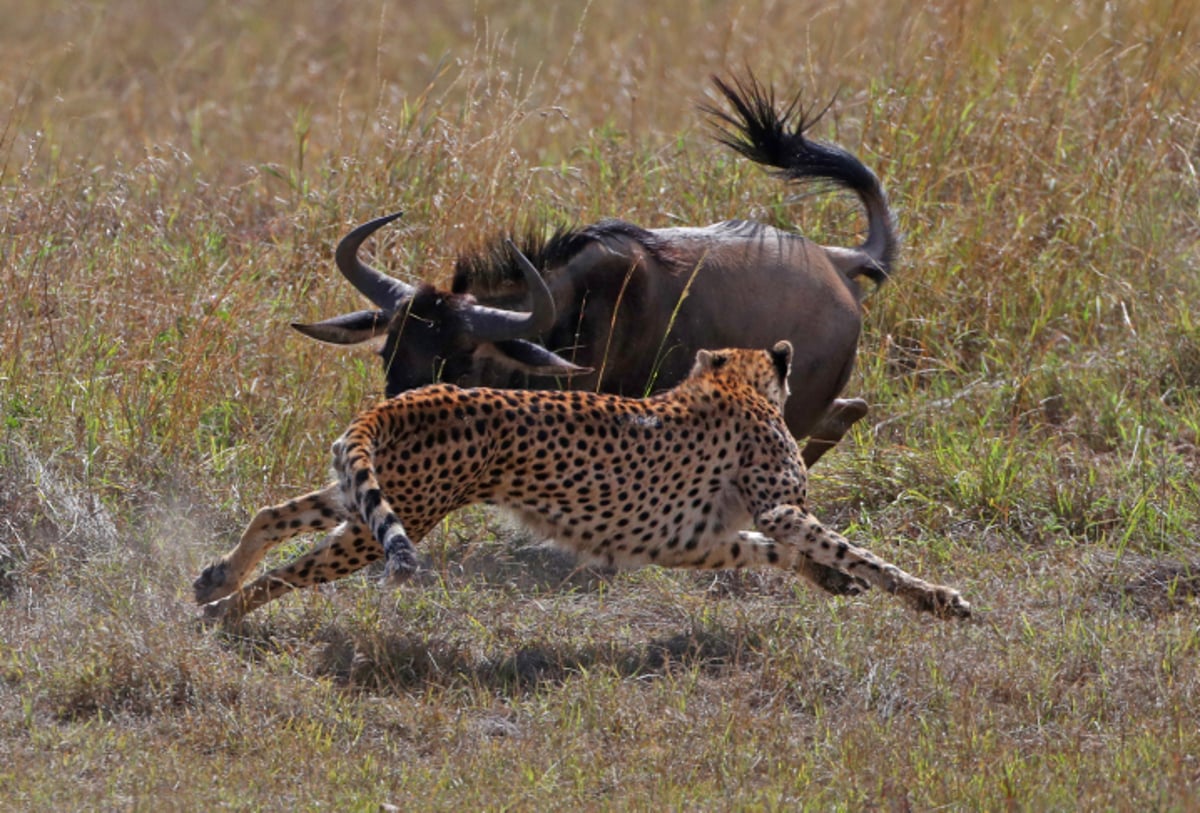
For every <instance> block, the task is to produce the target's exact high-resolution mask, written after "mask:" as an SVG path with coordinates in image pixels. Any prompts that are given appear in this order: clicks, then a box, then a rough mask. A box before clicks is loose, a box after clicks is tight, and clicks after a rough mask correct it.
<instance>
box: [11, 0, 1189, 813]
mask: <svg viewBox="0 0 1200 813" xmlns="http://www.w3.org/2000/svg"><path fill="white" fill-rule="evenodd" d="M550 5H551V4H538V3H500V2H489V0H479V1H478V2H473V3H460V2H454V1H453V0H451V2H439V3H427V2H423V0H417V1H416V2H411V3H405V4H386V3H385V4H377V3H373V4H356V3H346V2H334V3H313V2H300V3H283V2H279V0H261V1H260V2H252V3H229V2H215V3H198V2H182V3H174V4H166V3H135V2H130V0H113V1H112V2H109V3H105V4H85V3H69V2H61V1H60V0H48V1H47V2H45V3H41V4H31V3H18V2H12V0H0V19H2V20H4V23H3V25H2V26H0V52H2V53H3V54H4V70H3V71H2V72H0V530H2V531H3V535H2V536H0V807H4V808H5V809H30V810H51V809H53V810H70V809H133V810H142V809H156V810H157V809H172V808H175V809H193V810H195V809H216V808H222V807H228V808H236V809H338V810H342V809H345V810H356V809H357V810H373V809H376V807H377V806H378V805H379V804H380V803H390V804H396V805H399V806H401V807H404V808H409V809H412V808H417V809H444V810H451V809H454V810H459V809H478V808H487V809H502V808H504V809H516V810H544V809H650V808H653V809H690V810H701V809H712V810H723V809H755V810H757V809H778V810H791V809H798V808H807V809H814V810H826V809H835V808H844V809H850V810H860V809H891V810H927V809H932V808H941V807H948V808H951V809H962V810H996V809H1018V810H1021V809H1026V810H1049V809H1056V810H1071V809H1088V810H1096V809H1114V810H1146V809H1155V810H1188V809H1196V808H1197V806H1200V789H1198V783H1200V730H1198V726H1197V719H1198V718H1200V667H1198V666H1197V659H1198V656H1200V629H1198V627H1200V615H1198V613H1200V606H1198V603H1197V598H1196V595H1197V592H1198V591H1200V549H1198V548H1200V546H1198V544H1197V532H1198V530H1200V488H1198V486H1197V484H1196V483H1197V479H1198V478H1200V305H1198V304H1197V303H1200V178H1198V176H1197V164H1198V163H1200V112H1198V111H1200V104H1198V101H1200V96H1198V92H1197V91H1198V90H1200V47H1198V46H1200V31H1198V30H1197V27H1196V23H1195V18H1196V17H1197V12H1198V11H1200V9H1198V8H1197V6H1196V5H1195V4H1194V3H1190V2H1186V0H1185V1H1184V2H1160V0H1114V2H1111V3H1106V4H1103V6H1102V7H1101V5H1100V4H1088V3H1080V4H1065V3H1064V4H1049V3H1036V2H1028V0H1015V2H1012V3H1007V4H997V3H986V2H981V0H961V2H954V0H950V2H946V3H891V4H881V3H876V2H864V1H863V0H846V2H842V3H837V4H820V3H804V2H801V3H789V4H781V3H774V2H755V1H753V0H750V1H748V2H744V3H726V2H698V0H667V2H663V3H657V4H653V8H654V11H653V12H648V11H647V10H646V8H647V6H646V4H643V3H632V2H626V0H613V2H608V3H592V4H578V3H569V2H564V3H556V4H553V8H552V9H551V8H549V6H550ZM543 6H545V7H546V8H543ZM746 65H749V66H751V67H753V68H754V70H755V71H756V72H757V73H758V74H759V75H760V76H761V77H762V78H764V79H767V80H770V81H774V82H775V83H776V84H777V85H778V86H779V87H780V88H781V89H784V90H803V91H804V92H805V94H806V98H809V99H811V100H813V101H814V102H820V103H823V102H824V101H826V100H828V99H829V98H832V97H834V96H835V95H836V101H835V103H834V104H833V106H832V107H831V109H830V111H829V113H828V115H827V116H826V117H825V119H824V120H823V121H822V123H821V124H820V125H819V126H818V128H817V135H818V136H820V137H822V138H826V139H830V140H835V141H837V142H839V143H842V144H844V145H845V146H847V147H848V148H850V149H851V150H853V151H854V152H856V153H857V154H859V155H860V156H862V158H863V159H864V160H865V161H866V163H868V164H869V165H870V166H872V167H873V168H874V169H875V170H876V171H877V172H878V173H879V175H880V176H881V178H882V179H883V181H884V183H885V185H886V187H887V188H888V190H889V192H890V194H891V196H892V199H893V202H894V204H895V206H896V208H897V210H898V213H899V217H900V223H901V226H902V228H903V230H904V232H905V246H904V250H903V256H902V263H901V268H900V270H899V272H898V273H897V275H896V278H895V279H894V281H893V282H892V283H889V285H888V286H887V287H885V288H884V289H882V290H881V291H880V292H879V293H878V294H877V295H875V296H874V297H873V298H872V299H871V300H870V302H869V314H868V319H867V325H866V328H865V330H864V336H863V339H862V344H861V355H860V364H859V368H858V370H857V372H856V374H855V376H854V378H853V380H852V381H851V384H850V387H849V391H850V392H851V393H852V394H856V395H862V396H863V397H866V398H867V399H869V400H870V401H871V402H872V405H873V406H872V414H871V416H870V417H869V419H868V420H867V421H865V422H864V423H863V425H861V426H860V427H859V428H858V429H857V430H856V431H855V433H854V435H853V437H852V438H851V439H850V440H849V441H848V442H847V443H845V444H844V445H843V446H842V447H841V448H840V449H839V450H837V451H836V452H835V453H833V454H831V455H829V456H827V457H826V458H825V460H823V461H822V463H821V465H820V466H819V467H818V470H817V471H816V472H815V473H814V482H813V486H812V489H811V491H812V493H813V496H814V500H815V504H816V509H817V510H818V512H819V513H820V514H821V515H822V516H823V517H824V518H825V519H826V520H827V521H829V522H831V523H832V524H834V525H836V526H838V527H840V528H842V529H844V530H845V531H846V532H847V533H848V535H849V536H851V537H852V538H854V539H855V540H857V541H860V542H862V543H863V544H865V545H866V546H868V547H870V548H871V549H873V550H875V551H876V552H878V553H880V554H882V555H884V556H886V557H887V558H889V559H891V560H893V561H896V562H897V563H899V564H901V565H902V566H904V567H906V568H907V569H909V570H911V571H914V572H918V573H921V574H924V575H928V576H929V577H931V578H936V579H937V580H940V581H943V582H945V583H948V584H953V585H955V586H957V587H959V588H961V589H962V590H963V592H964V594H965V595H966V596H967V597H968V598H969V599H970V600H971V601H972V602H973V603H974V605H975V606H976V607H977V608H978V610H979V613H978V617H977V618H976V619H975V620H973V621H972V622H970V623H966V624H948V623H939V622H936V621H932V620H930V619H927V618H923V617H917V616H915V615H914V614H912V613H910V612H909V611H907V610H905V609H903V608H902V607H901V606H899V604H898V603H897V602H895V601H892V600H889V599H888V598H887V597H886V596H882V595H876V594H871V595H867V596H865V597H862V598H859V599H854V600H845V599H830V598H827V597H825V596H823V595H818V594H817V593H815V592H814V591H812V590H810V589H808V588H806V587H805V586H803V585H802V584H799V583H797V582H796V581H795V580H790V579H786V578H781V577H778V576H775V575H769V574H762V573H752V574H740V575H727V576H721V577H719V578H717V579H715V580H714V579H706V578H699V577H696V576H693V575H688V574H679V573H670V572H664V571H658V570H646V571H639V572H636V573H627V574H618V575H610V574H593V573H589V572H586V571H582V572H580V571H576V570H574V569H573V568H572V567H571V565H570V564H569V563H563V562H562V561H560V560H558V559H556V558H554V557H553V556H550V555H548V554H546V553H544V552H541V551H539V550H537V549H535V548H533V547H531V545H530V540H529V539H526V538H523V537H521V536H520V535H514V534H513V533H512V532H511V530H510V529H508V528H506V527H505V526H504V525H503V524H502V523H501V522H499V521H498V520H497V518H495V517H493V516H491V515H488V514H486V513H483V512H466V513H464V514H462V515H460V516H457V517H455V518H454V520H453V521H451V522H448V523H447V524H445V526H444V527H443V528H441V529H439V531H438V532H437V533H436V534H435V535H434V537H433V538H431V539H430V540H427V542H426V546H425V551H426V552H427V553H428V554H429V556H430V557H431V559H430V561H431V570H430V571H429V573H428V575H427V576H426V577H425V578H424V579H423V580H422V581H421V582H420V583H418V584H414V585H411V586H408V587H406V588H405V589H403V590H400V591H397V592H381V591H380V590H379V589H378V588H377V587H376V586H375V585H374V584H373V583H372V582H371V581H369V580H367V579H352V580H348V581H346V582H344V583H341V584H339V585H337V586H336V587H332V588H330V589H328V590H324V591H319V592H318V591H310V592H308V593H306V594H304V595H294V596H289V597H287V598H286V599H284V600H282V601H279V602H277V603H275V604H274V605H271V606H270V607H268V608H266V609H264V610H263V611H262V612H260V613H258V614H256V615H255V616H252V617H251V619H250V620H249V621H248V623H247V624H246V626H245V628H244V629H242V630H241V631H240V632H239V633H238V634H231V633H222V632H214V631H212V630H206V629H203V628H201V627H200V626H198V625H197V624H196V623H195V621H194V615H195V614H194V608H193V607H191V606H190V604H189V599H190V596H189V592H190V591H189V584H190V581H191V579H192V578H193V577H194V575H195V574H196V573H197V572H198V571H199V570H200V568H201V567H202V566H203V564H204V563H205V562H206V561H208V560H209V559H210V558H212V557H213V556H215V555H216V554H218V553H220V552H223V551H224V550H225V549H226V548H228V547H229V546H230V545H231V544H232V543H233V541H234V540H235V539H236V536H237V534H238V532H239V531H240V528H241V527H242V525H243V523H244V522H245V521H246V520H247V519H248V518H249V516H250V515H251V513H252V511H253V510H254V509H255V508H257V507H258V506H260V505H263V504H266V503H268V502H271V501H275V500H278V499H279V498H282V497H285V496H290V495H291V494H294V493H298V492H299V491H300V490H302V489H306V488H308V487H309V486H311V485H313V484H315V483H317V482H319V481H320V480H321V478H322V477H323V476H324V475H325V472H326V469H327V465H328V460H327V449H328V445H329V443H330V441H331V440H332V439H333V438H334V437H335V436H336V434H337V433H338V432H340V430H341V428H342V427H343V426H344V425H345V423H346V422H347V420H348V419H349V417H350V416H351V415H352V414H354V412H355V410H356V409H358V408H359V407H360V406H362V405H364V404H367V403H370V402H372V401H373V400H374V399H375V398H377V397H378V395H379V393H380V387H381V376H380V375H379V370H378V369H377V366H376V362H375V359H374V358H373V357H372V356H371V355H370V354H369V353H366V352H348V351H341V350H336V349H333V348H329V347H323V346H318V345H316V344H314V343H311V342H308V341H307V340H305V339H304V338H303V337H301V336H299V335H298V334H295V333H293V332H291V331H290V330H289V329H288V328H287V326H286V325H287V322H288V321H290V320H293V319H313V318H318V317H323V316H328V315H331V314H334V313H339V312H342V311H345V310H349V309H351V308H356V307H361V305H360V304H359V300H357V299H356V297H355V296H354V295H353V293H352V292H351V291H350V290H349V289H348V286H346V285H344V284H343V283H340V282H339V281H338V279H337V277H336V272H334V271H333V269H332V264H331V253H332V247H333V245H334V243H335V241H336V240H337V238H338V237H339V236H340V235H341V234H342V233H344V231H345V230H346V229H347V227H348V226H350V225H352V224H355V223H358V222H361V221H363V220H364V219H367V218H369V217H372V216H374V215H377V214H380V213H383V212H386V211H391V210H394V209H396V208H404V209H406V210H407V211H408V216H407V218H406V220H405V221H404V226H403V227H402V228H400V229H394V230H391V231H390V232H389V233H388V235H387V237H386V239H384V240H382V241H381V242H379V243H377V244H376V249H377V255H376V256H377V258H378V261H379V262H380V263H381V264H383V265H385V266H387V267H388V268H390V269H393V270H395V271H396V272H397V273H402V274H407V275H408V277H409V278H410V279H415V278H417V277H424V278H429V279H435V280H437V279H444V278H445V275H446V273H447V271H448V268H449V264H450V262H451V260H452V258H453V256H454V255H455V254H456V252H458V251H459V250H461V249H462V248H463V247H466V246H470V245H473V244H475V243H476V242H478V241H479V240H480V239H482V238H484V237H485V236H488V235H490V234H492V233H493V232H495V231H497V230H499V229H506V228H511V227H513V226H516V225H520V224H523V223H526V222H528V221H529V220H530V219H533V218H542V217H549V218H555V219H560V220H565V221H574V222H588V221H590V220H593V219H595V218H598V217H602V216H610V215H615V216H621V217H625V218H628V219H631V220H634V221H636V222H639V223H643V224H646V225H651V226H657V225H670V224H675V223H688V224H702V223H708V222H711V221H714V220H718V219H722V218H726V217H734V216H747V215H754V216H758V217H762V218H765V219H768V220H770V221H772V222H777V223H782V224H794V225H795V226H796V227H797V228H799V229H801V230H802V231H804V232H805V233H806V234H809V235H810V236H813V237H814V238H816V239H819V240H821V241H822V242H828V243H837V244H848V243H851V242H854V241H855V240H857V239H858V235H859V233H860V231H861V229H862V226H863V224H862V222H861V220H860V218H859V215H858V213H857V211H856V209H855V207H854V202H853V201H852V200H847V199H845V198H843V197H840V196H836V195H832V196H831V195H819V196H806V197H803V198H801V199H792V198H791V197H789V194H790V191H789V190H786V189H783V188H781V186H780V185H779V183H778V182H777V181H774V180H772V179H771V178H769V177H767V176H765V175H764V174H763V173H762V172H760V171H758V170H757V169H755V168H753V167H751V166H748V165H747V164H746V163H745V162H744V161H739V160H736V159H735V158H734V157H732V156H731V155H730V154H729V153H728V151H723V150H722V149H721V148H719V147H718V146H716V145H714V144H713V143H712V142H711V140H710V139H708V138H707V136H706V132H705V128H704V126H703V123H702V121H701V117H700V116H699V115H698V114H697V113H696V110H695V104H696V102H697V101H702V100H704V99H705V98H706V96H705V94H706V92H707V87H708V85H707V77H708V75H709V74H711V73H714V72H719V73H727V72H729V71H738V70H741V69H742V68H743V67H744V66H746ZM709 98H710V100H711V97H709ZM295 550H296V549H295V548H289V549H288V550H287V551H284V552H283V553H282V554H281V556H287V555H289V554H290V553H294V552H295Z"/></svg>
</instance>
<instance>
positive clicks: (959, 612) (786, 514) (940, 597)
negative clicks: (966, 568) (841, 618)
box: [754, 505, 971, 618]
mask: <svg viewBox="0 0 1200 813" xmlns="http://www.w3.org/2000/svg"><path fill="white" fill-rule="evenodd" d="M754 522H755V524H756V525H757V526H758V528H759V530H761V531H762V532H763V533H764V534H766V535H767V536H769V537H771V538H773V539H775V540H776V541H777V542H779V543H780V544H781V545H786V546H788V547H792V548H794V549H795V551H796V553H798V554H799V555H800V556H802V557H805V558H808V559H810V560H812V561H814V562H816V563H817V564H819V565H826V566H829V567H834V568H837V569H839V570H842V571H844V572H846V573H848V574H850V575H851V576H852V577H856V578H861V579H863V580H865V581H867V582H869V583H871V584H873V585H875V586H877V587H879V588H881V589H883V590H886V591H887V592H889V593H894V594H896V595H898V596H900V598H902V599H904V600H905V601H906V602H908V603H909V605H911V606H912V607H914V608H916V609H918V610H922V611H924V612H931V613H934V614H935V615H939V616H943V617H946V616H955V617H958V618H967V617H969V616H970V615H971V605H970V604H968V603H967V602H966V601H965V600H964V599H963V597H962V596H961V595H959V592H958V591H957V590H953V589H951V588H949V587H943V586H941V585H937V584H930V583H929V582H926V581H923V580H921V579H918V578H917V577H916V576H912V575H910V574H908V573H905V572H904V571H903V570H901V569H900V568H898V567H896V566H895V565H893V564H890V563H888V562H885V561H884V560H882V559H880V558H879V557H877V556H875V555H874V554H873V553H871V552H870V551H868V550H866V549H864V548H860V547H857V546H855V545H853V544H851V543H850V542H849V541H848V540H847V539H846V538H845V537H843V536H842V535H841V534H838V533H836V532H835V531H831V530H829V529H828V528H825V527H823V526H822V525H821V523H819V522H818V521H817V519H816V518H815V517H814V516H813V515H812V514H810V513H809V512H807V511H805V510H804V509H802V508H799V507H797V506H794V505H777V506H775V507H774V508H770V509H767V510H764V511H761V512H759V514H758V515H757V516H756V517H755V518H754Z"/></svg>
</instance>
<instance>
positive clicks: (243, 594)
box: [204, 522, 383, 622]
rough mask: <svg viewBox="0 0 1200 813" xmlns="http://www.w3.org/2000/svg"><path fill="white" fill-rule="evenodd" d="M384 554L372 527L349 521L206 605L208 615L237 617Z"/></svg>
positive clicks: (354, 568) (213, 617) (231, 618)
mask: <svg viewBox="0 0 1200 813" xmlns="http://www.w3.org/2000/svg"><path fill="white" fill-rule="evenodd" d="M382 557H383V548H382V547H380V545H379V543H378V542H376V541H375V538H374V537H373V536H371V532H370V530H368V529H367V528H366V527H365V526H363V525H360V524H359V523H356V522H346V523H343V524H342V525H340V526H339V527H338V528H337V529H336V530H334V531H333V533H331V534H329V535H328V536H326V537H325V538H324V539H323V540H321V542H320V543H318V544H317V545H316V547H314V548H313V549H312V550H310V551H309V552H308V553H306V554H304V555H303V556H300V557H299V558H297V559H294V560H293V561H291V562H288V563H287V564H286V565H283V566H282V567H277V568H275V569H274V570H271V571H270V572H268V573H264V574H263V575H261V576H259V577H258V578H257V579H255V580H254V581H253V582H252V583H251V584H249V585H248V586H246V587H245V588H244V589H242V590H240V591H238V592H236V593H234V594H233V595H230V596H227V597H225V598H223V599H221V600H220V601H214V602H213V603H211V604H208V605H206V606H205V608H204V615H205V617H206V618H212V619H222V620H224V621H227V622H228V621H236V620H238V619H239V618H241V617H242V616H243V615H245V614H246V613H248V612H250V611H251V610H253V609H255V608H257V607H261V606H262V605H263V604H266V603H267V602H268V601H273V600H275V599H276V598H279V596H281V595H283V594H284V593H288V592H291V591H292V590H295V589H297V588H301V587H311V586H313V585H316V584H324V583H325V582H331V581H334V580H335V579H340V578H342V577H343V576H348V575H349V574H351V573H353V572H354V571H356V570H359V569H360V568H362V567H364V566H366V565H367V564H369V563H371V562H374V561H376V560H378V559H380V558H382Z"/></svg>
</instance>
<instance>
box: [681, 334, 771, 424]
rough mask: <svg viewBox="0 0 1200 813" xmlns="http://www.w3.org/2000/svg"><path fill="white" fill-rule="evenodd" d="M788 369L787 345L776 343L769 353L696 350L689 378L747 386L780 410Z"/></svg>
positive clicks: (737, 350) (759, 351)
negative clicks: (706, 376)
mask: <svg viewBox="0 0 1200 813" xmlns="http://www.w3.org/2000/svg"><path fill="white" fill-rule="evenodd" d="M791 369H792V344H791V342H787V341H781V342H777V343H776V344H775V346H774V347H772V348H771V349H770V350H740V349H732V350H700V351H699V352H697V353H696V364H695V366H693V367H692V377H698V376H704V375H708V376H711V377H712V378H713V379H714V380H716V381H717V382H728V383H729V384H734V383H744V384H749V385H750V386H751V387H753V388H754V389H755V390H756V391H757V392H759V393H761V394H762V395H764V396H765V397H766V398H768V399H769V400H770V401H771V403H773V404H775V405H776V406H778V407H779V408H780V409H781V410H782V409H783V403H784V401H786V400H787V397H788V392H789V391H788V374H789V373H790V372H791Z"/></svg>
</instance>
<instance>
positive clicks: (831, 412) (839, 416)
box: [800, 398, 868, 469]
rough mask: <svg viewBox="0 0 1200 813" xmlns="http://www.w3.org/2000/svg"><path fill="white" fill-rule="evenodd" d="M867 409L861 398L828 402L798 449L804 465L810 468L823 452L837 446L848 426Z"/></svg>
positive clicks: (857, 419) (859, 418)
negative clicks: (822, 413)
mask: <svg viewBox="0 0 1200 813" xmlns="http://www.w3.org/2000/svg"><path fill="white" fill-rule="evenodd" d="M867 409H868V407H867V402H866V401H864V400H863V399H861V398H838V399H837V400H835V401H834V402H833V403H832V404H830V405H829V409H828V411H826V413H825V414H824V415H822V416H821V420H820V421H819V422H818V423H817V425H816V426H815V427H813V430H812V433H811V434H810V435H809V436H808V442H807V443H805V444H804V448H803V449H802V450H801V451H800V456H801V457H802V458H804V465H805V467H806V468H810V469H811V468H812V467H813V464H814V463H816V462H817V461H818V460H820V459H821V456H822V455H823V454H825V453H826V452H828V451H829V450H830V449H832V448H833V447H834V446H837V445H838V443H839V442H841V440H842V438H843V437H845V436H846V433H847V432H849V431H850V427H851V426H854V424H856V423H858V422H859V421H860V420H862V419H863V417H864V416H866V414H867Z"/></svg>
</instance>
